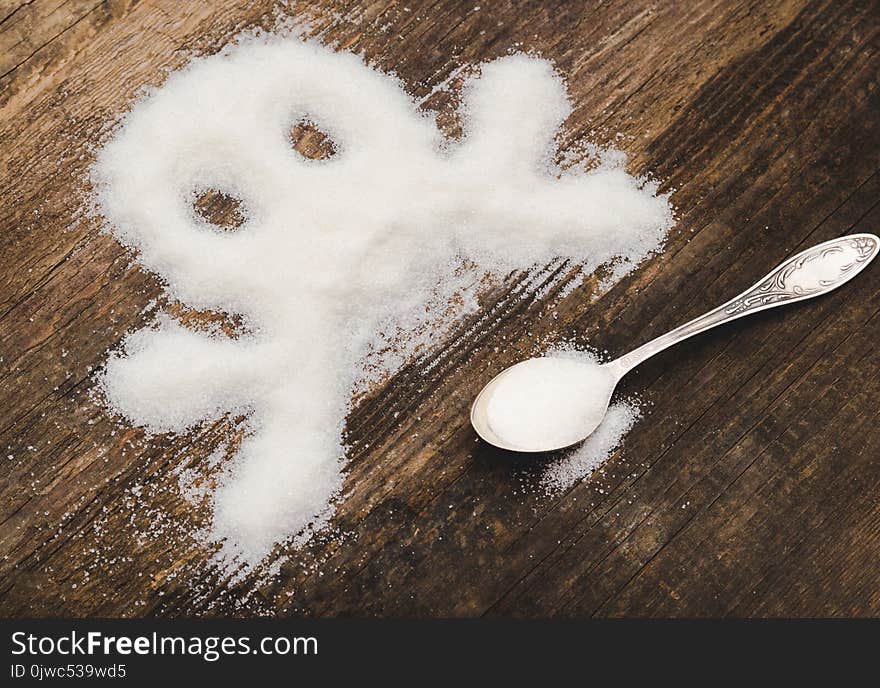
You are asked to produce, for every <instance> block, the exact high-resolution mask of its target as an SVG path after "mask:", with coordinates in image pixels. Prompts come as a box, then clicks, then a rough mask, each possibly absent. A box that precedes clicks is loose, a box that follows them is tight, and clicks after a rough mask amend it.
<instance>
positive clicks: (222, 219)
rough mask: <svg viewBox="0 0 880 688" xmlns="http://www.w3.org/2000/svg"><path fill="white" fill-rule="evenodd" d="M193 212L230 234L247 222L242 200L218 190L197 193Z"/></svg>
mask: <svg viewBox="0 0 880 688" xmlns="http://www.w3.org/2000/svg"><path fill="white" fill-rule="evenodd" d="M193 210H194V211H195V212H196V215H198V216H199V217H200V218H202V219H203V220H204V221H205V222H207V223H209V224H211V225H214V226H215V227H217V228H219V229H222V230H225V231H228V232H231V231H235V230H236V229H238V228H239V227H241V226H242V225H243V224H244V221H245V208H244V204H243V203H242V202H241V200H239V199H238V198H235V197H234V196H231V195H229V194H228V193H224V192H223V191H218V190H217V189H207V190H205V191H200V192H198V193H196V198H195V201H194V202H193Z"/></svg>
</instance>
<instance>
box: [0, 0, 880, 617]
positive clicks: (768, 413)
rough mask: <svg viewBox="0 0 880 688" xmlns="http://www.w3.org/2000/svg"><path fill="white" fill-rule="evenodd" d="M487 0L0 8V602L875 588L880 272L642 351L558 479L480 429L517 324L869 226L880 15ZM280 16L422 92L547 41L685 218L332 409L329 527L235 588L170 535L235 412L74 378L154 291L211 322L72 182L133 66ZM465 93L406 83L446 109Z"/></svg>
mask: <svg viewBox="0 0 880 688" xmlns="http://www.w3.org/2000/svg"><path fill="white" fill-rule="evenodd" d="M480 4H481V7H480V8H479V10H477V7H475V6H474V5H472V4H471V3H466V2H455V1H441V2H421V1H420V0H410V1H409V2H406V3H395V2H364V3H357V2H328V1H326V0H325V1H323V2H318V3H305V2H303V3H300V4H297V3H290V4H289V5H275V4H273V3H271V2H213V3H211V2H204V3H196V2H176V1H175V0H164V1H157V2H129V1H127V0H117V1H109V2H98V1H96V0H31V1H30V2H24V1H23V0H2V2H0V450H2V454H0V457H2V458H0V466H2V473H0V524H2V525H0V554H2V556H0V614H2V615H6V616H59V615H63V616H89V615H100V616H141V615H240V616H246V615H251V614H257V613H259V614H271V615H291V614H307V615H314V616H323V615H394V616H418V615H442V616H476V615H517V616H544V615H564V616H589V615H597V616H621V615H627V616H632V615H635V616H710V615H711V616H714V615H734V616H753V615H757V616H779V615H784V616H790V615H792V616H813V615H834V616H838V615H839V616H848V615H878V614H880V432H878V429H877V427H878V426H877V423H878V410H880V408H878V407H880V404H878V401H880V376H878V368H877V366H878V361H880V350H878V346H877V343H878V332H880V329H878V322H880V320H878V310H880V264H875V265H872V266H871V267H870V268H869V269H868V270H867V271H865V272H864V273H863V274H862V275H861V276H859V277H858V278H857V280H855V281H854V282H853V283H852V284H851V285H849V286H847V287H845V288H843V289H841V290H839V291H836V292H834V293H833V294H832V295H830V296H827V297H824V298H822V299H817V300H813V301H808V302H805V303H803V304H798V305H795V306H791V307H788V308H787V309H785V310H776V311H770V312H766V313H762V314H759V315H757V316H753V317H751V318H747V319H744V320H740V321H738V322H736V323H734V324H732V325H728V326H726V327H723V328H721V329H718V330H715V331H713V332H712V333H709V334H707V335H704V336H701V337H698V338H696V339H694V340H691V341H689V342H687V343H685V344H683V345H681V346H679V347H677V348H675V349H673V350H670V351H668V352H665V353H664V354H662V355H660V356H657V357H656V358H655V359H653V360H651V361H650V362H648V363H647V364H645V365H644V366H643V367H641V368H640V369H639V370H638V371H637V372H636V373H634V374H633V375H631V376H629V377H628V378H627V379H626V380H625V383H624V385H623V389H622V394H624V395H638V396H639V397H640V398H641V400H642V406H643V409H644V415H643V418H642V419H641V420H640V421H639V422H638V423H637V425H636V426H635V427H634V429H633V430H632V431H631V432H630V433H629V435H628V436H627V437H626V439H625V441H624V444H623V445H622V446H621V448H620V449H619V450H618V451H616V452H615V453H614V454H613V456H612V457H611V459H610V460H609V461H608V463H607V465H606V467H605V469H604V470H603V471H602V472H601V473H599V474H596V475H594V476H593V477H592V478H591V479H589V480H585V481H583V482H581V483H579V484H577V485H576V486H575V487H574V488H572V489H571V490H569V491H567V492H565V493H563V494H560V495H557V496H555V497H552V498H551V497H547V496H545V495H543V494H542V493H541V492H540V491H539V490H536V489H534V488H533V485H534V483H535V482H536V476H537V472H536V471H537V469H536V467H535V466H534V464H532V463H530V462H529V461H522V460H520V461H514V460H511V459H510V458H509V457H505V456H503V455H501V454H500V453H498V452H494V451H491V450H489V449H488V448H487V447H485V446H482V445H480V444H479V443H477V442H476V441H475V436H474V434H473V432H472V430H471V429H470V427H469V425H468V422H467V410H468V406H469V403H470V400H471V399H472V398H473V396H474V394H475V393H476V392H477V391H478V389H479V388H480V387H481V385H482V384H483V383H484V382H485V381H486V380H488V379H489V377H490V376H491V375H492V373H493V372H495V371H498V370H500V369H501V368H503V367H504V366H506V365H509V364H510V363H512V362H514V361H516V360H517V359H518V358H520V357H522V356H523V355H525V354H526V352H529V351H530V350H531V343H532V342H533V341H534V338H535V337H551V338H552V337H568V338H572V337H573V338H574V339H575V340H576V341H578V342H582V343H584V344H586V343H589V344H590V345H591V346H593V347H596V348H598V349H600V350H607V351H609V352H614V353H622V352H623V351H624V350H625V349H626V348H627V347H628V346H629V345H631V344H632V343H634V342H641V341H645V340H647V339H648V338H651V337H653V336H656V335H658V334H661V333H662V332H664V331H666V330H667V329H669V328H671V327H672V326H675V325H677V324H679V323H681V322H683V321H684V320H686V319H688V318H689V317H692V316H695V315H697V314H699V313H700V312H702V311H703V310H705V309H706V308H707V307H708V306H711V305H715V304H717V303H720V302H721V301H722V300H724V299H726V298H727V297H729V296H732V295H733V294H734V293H736V292H738V291H739V290H741V289H742V288H744V287H746V286H748V285H749V284H751V283H752V282H753V281H754V280H756V279H757V278H758V277H760V276H761V275H762V274H764V273H765V272H766V271H767V270H768V269H769V268H771V267H772V266H774V265H776V264H777V263H778V262H779V261H780V260H782V259H783V258H784V257H786V256H788V255H790V254H792V253H793V252H795V251H797V250H799V249H800V248H805V247H806V246H808V245H811V244H814V243H818V242H820V241H824V240H826V239H829V238H831V237H835V236H838V235H842V234H846V233H851V232H858V231H874V232H876V231H877V230H878V228H880V209H878V203H877V202H878V192H880V176H878V174H877V170H878V165H880V146H878V137H880V92H878V76H880V59H878V47H880V41H878V29H880V7H878V4H877V3H874V2H868V1H860V2H858V1H857V2H844V1H828V2H821V1H815V2H808V1H804V0H794V1H790V2H789V1H785V2H766V1H765V0H754V1H729V2H724V1H720V2H711V1H708V0H706V1H700V2H645V1H643V0H639V1H633V0H626V1H617V2H601V3H600V2H584V3H575V2H562V1H558V2H503V3H490V2H482V3H480ZM287 16H290V17H293V18H294V21H296V22H298V23H303V22H308V24H307V25H308V31H307V32H308V33H309V34H311V35H319V36H320V39H321V40H322V41H324V42H327V43H332V44H333V45H335V46H338V47H340V48H347V49H352V50H356V51H359V52H361V53H363V54H364V55H366V56H367V58H369V60H371V61H373V62H375V63H376V64H378V65H379V66H381V67H382V68H383V69H386V70H394V71H395V72H396V73H397V74H398V75H399V76H400V77H401V78H402V79H403V80H404V81H405V82H406V83H407V84H408V85H409V87H410V89H411V91H412V93H413V94H414V95H415V96H417V97H424V96H426V95H427V94H429V93H430V92H431V90H432V88H433V87H434V86H436V85H438V84H440V83H441V82H443V81H444V79H446V78H447V77H449V76H450V75H451V74H453V72H454V71H455V70H456V69H457V68H458V67H459V66H461V65H462V64H468V63H476V62H479V61H482V60H486V59H490V58H494V57H498V56H501V55H504V54H506V53H507V52H508V51H509V50H510V49H511V48H514V47H519V48H521V49H524V50H534V51H537V52H539V53H541V54H542V55H544V56H546V57H548V58H551V59H553V60H554V61H555V62H556V64H557V66H558V68H559V70H560V71H561V73H562V74H564V75H565V76H566V78H567V80H568V87H569V91H570V94H571V97H572V100H573V102H574V105H575V110H574V113H573V115H572V117H571V118H570V120H569V122H568V123H567V125H566V132H565V134H564V136H563V137H562V145H563V147H564V146H566V145H569V144H570V143H571V142H573V141H582V140H587V139H588V140H592V141H596V142H599V143H607V142H613V143H614V144H615V145H617V146H618V147H619V148H621V149H622V150H625V151H626V152H627V153H628V154H629V157H630V163H629V169H630V171H631V172H632V173H635V174H642V173H650V174H652V175H654V176H655V177H656V178H658V179H660V180H662V181H663V188H664V189H665V190H671V191H672V192H673V193H672V202H673V203H674V205H675V206H676V208H677V216H678V222H677V224H676V226H675V227H674V229H673V230H672V232H671V234H670V236H669V241H668V244H667V246H666V249H665V250H664V251H663V252H662V253H660V254H659V255H657V256H655V257H652V258H651V259H649V260H648V261H646V262H645V264H644V265H643V266H641V267H640V268H639V269H638V270H636V271H635V272H633V273H632V274H631V275H629V276H628V277H626V278H625V279H623V280H622V281H620V282H618V283H617V284H616V285H614V286H613V287H611V288H610V289H608V288H607V287H603V286H601V280H599V279H591V280H589V281H588V282H587V283H586V284H584V285H583V286H582V287H579V288H578V289H576V290H575V291H574V292H573V293H571V294H570V295H567V296H564V297H560V296H559V293H558V290H559V285H560V284H561V281H560V279H558V278H557V279H555V281H552V282H551V286H550V288H549V290H548V289H544V288H542V286H541V285H535V284H532V285H531V286H530V287H529V288H528V289H525V290H524V293H521V294H520V295H519V296H518V297H516V298H510V293H511V290H512V289H514V288H515V287H516V286H517V284H519V283H520V282H521V281H522V280H523V276H522V275H512V276H511V277H510V278H509V279H508V280H507V281H506V282H505V284H504V286H503V287H498V288H495V289H492V290H490V291H489V292H488V293H487V294H486V295H485V297H484V298H483V301H482V307H483V309H482V311H481V312H480V313H479V314H477V315H475V316H474V317H473V318H471V319H470V320H469V321H468V322H465V323H462V324H461V327H460V329H459V330H458V331H457V332H455V333H453V335H452V336H450V337H449V338H447V340H446V341H437V342H435V346H434V349H433V350H432V351H430V352H427V353H425V354H424V356H422V357H421V358H420V359H419V360H416V361H413V362H412V363H411V364H409V365H407V366H406V367H404V368H403V369H402V370H401V371H400V372H399V373H398V374H397V375H395V376H394V378H393V379H391V380H390V381H388V382H387V383H386V384H384V385H383V386H382V388H381V389H378V390H376V391H375V393H373V394H371V395H370V396H369V397H368V398H366V399H364V400H362V401H361V402H360V403H359V404H358V406H357V408H356V410H355V411H354V412H353V413H352V414H351V415H350V417H349V419H348V433H349V438H350V440H351V441H352V443H353V447H354V448H353V449H352V451H351V452H350V455H349V457H348V458H349V469H348V475H347V481H346V490H347V492H348V493H349V495H348V497H347V499H346V500H345V501H344V502H343V503H342V504H341V506H340V508H339V510H338V513H337V515H336V517H335V518H334V519H333V523H332V526H331V529H330V530H329V531H328V532H326V533H325V534H323V535H322V536H320V537H318V538H317V539H315V540H314V541H312V542H311V543H309V544H308V545H306V546H305V547H302V548H300V549H295V548H293V547H287V548H285V549H284V550H283V551H280V552H278V555H277V556H278V557H279V558H280V561H281V562H282V563H281V564H280V565H279V566H278V567H277V568H278V570H277V574H276V575H274V576H270V577H267V576H265V575H262V576H255V575H254V576H249V577H248V576H245V577H244V578H243V579H242V580H239V581H229V580H225V579H224V577H223V576H222V575H221V574H220V573H219V572H218V571H217V570H214V569H210V568H206V564H205V562H206V560H207V558H208V556H209V555H210V551H209V550H207V549H205V548H204V547H203V546H201V545H199V544H198V543H197V542H196V541H195V540H193V539H192V538H191V537H190V536H189V535H188V533H190V532H191V531H192V530H193V528H196V527H198V526H199V525H203V524H204V523H206V522H207V518H208V517H209V512H208V510H207V509H195V508H192V507H190V506H189V504H188V503H187V502H186V500H185V499H184V498H183V497H182V496H181V495H180V493H179V490H178V489H177V484H178V475H177V473H176V471H178V472H179V471H180V470H184V469H186V470H191V471H199V470H207V468H206V466H207V462H208V461H209V457H210V455H211V454H212V452H213V451H214V449H215V448H217V447H218V446H221V445H222V444H223V443H224V442H227V441H229V439H230V437H232V438H240V436H241V434H242V433H243V432H244V431H245V428H246V426H245V423H244V421H243V419H241V418H225V419H224V420H222V421H221V422H217V423H214V424H209V425H206V426H203V427H200V428H199V429H197V430H196V431H194V432H192V433H191V434H189V435H187V436H185V437H173V436H163V437H159V438H156V439H153V440H149V441H146V440H144V438H143V433H142V432H141V431H140V430H138V429H136V428H131V427H128V426H126V425H125V424H121V425H120V423H119V420H118V419H117V418H114V417H113V416H112V414H110V413H109V412H108V411H107V410H106V409H105V408H103V407H102V406H101V405H100V404H98V403H96V402H94V401H93V400H92V398H91V397H90V392H91V391H92V390H93V389H94V386H95V373H96V371H97V370H98V369H99V367H100V366H101V365H102V363H103V361H104V360H105V358H106V355H107V351H108V350H111V349H112V348H113V347H114V346H116V345H118V343H119V341H120V339H121V338H122V337H123V335H124V334H125V333H126V332H128V331H132V330H133V329H137V328H139V327H141V326H143V324H144V323H146V322H149V321H150V320H151V319H152V318H153V317H154V316H155V314H156V312H157V311H158V310H160V309H164V308H171V309H172V310H174V312H175V313H177V314H178V315H179V316H180V317H181V318H183V319H184V320H185V321H186V320H189V321H197V320H200V319H201V320H204V319H206V318H208V319H210V318H217V317H220V316H212V315H210V314H198V313H191V312H188V311H187V310H186V309H185V308H183V307H181V306H177V305H174V304H167V303H165V301H164V300H163V299H162V298H161V289H160V286H159V284H158V282H157V280H156V279H155V278H154V277H152V276H151V275H149V274H147V273H145V272H144V271H143V270H141V269H139V268H138V267H137V266H136V265H132V264H131V257H130V256H129V255H127V254H126V253H125V251H124V250H123V249H122V248H121V247H120V245H119V244H117V243H116V242H115V241H114V240H113V239H112V238H111V237H109V236H107V235H105V234H102V233H101V232H100V231H99V228H98V224H97V222H96V221H95V220H93V219H91V218H89V217H87V216H85V215H84V214H83V212H82V207H83V204H84V199H85V197H86V187H85V183H84V176H85V174H86V171H87V168H88V165H89V163H90V161H91V160H92V159H93V150H94V147H95V146H96V145H97V143H98V142H99V141H101V140H102V136H105V135H106V131H107V127H108V126H109V125H110V123H112V121H113V120H114V118H115V117H116V116H118V115H119V114H120V113H122V112H124V110H125V108H126V106H127V104H128V103H130V102H131V100H132V99H133V98H135V97H136V96H137V94H138V93H139V91H140V89H141V88H142V87H143V86H144V85H158V84H160V83H161V82H162V80H163V79H164V78H165V75H166V74H167V71H168V70H169V69H170V68H176V67H179V66H181V65H183V64H185V63H186V61H187V60H188V59H190V58H191V56H192V55H193V54H196V53H211V52H214V51H216V50H218V49H219V48H220V47H221V46H222V45H224V44H225V43H227V42H228V41H229V39H230V37H232V36H234V35H235V34H236V33H237V32H240V31H243V30H250V29H255V28H258V27H262V28H267V29H268V28H271V27H272V26H275V25H276V24H277V22H278V21H281V20H283V19H284V18H285V17H287ZM456 86H457V82H456V80H455V79H453V80H452V82H451V91H452V93H453V94H454V92H455V88H456ZM454 102H455V98H454V95H450V92H449V91H440V92H438V93H437V94H435V95H434V96H432V97H431V98H428V100H427V101H426V103H425V107H427V108H430V109H434V110H437V111H439V112H440V113H441V118H440V119H441V122H442V123H443V125H444V126H445V128H446V130H447V131H448V132H450V133H454V132H455V128H456V122H455V119H454V117H451V113H452V111H453V108H454ZM618 134H622V135H618ZM312 143H314V142H312ZM301 145H303V146H307V145H308V141H305V142H301ZM564 272H565V271H564V269H562V270H561V273H564ZM548 292H549V293H548ZM536 295H537V298H535V297H536ZM157 297H158V298H159V301H158V303H153V300H154V299H156V298H157ZM554 298H561V301H560V304H559V307H558V313H559V316H558V319H556V320H554V319H552V318H547V317H545V316H544V315H543V306H544V304H545V303H546V302H547V301H548V300H549V299H554ZM474 325H476V327H474ZM496 348H498V351H496ZM439 352H444V354H445V355H444V356H443V357H442V358H440V359H437V354H438V353H439ZM429 363H434V365H433V366H429V365H428V364H429ZM396 414H398V415H396ZM419 419H420V420H419ZM417 426H418V427H417ZM416 433H417V434H416ZM367 445H369V446H367Z"/></svg>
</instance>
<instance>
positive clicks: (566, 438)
mask: <svg viewBox="0 0 880 688" xmlns="http://www.w3.org/2000/svg"><path fill="white" fill-rule="evenodd" d="M616 383H617V380H616V378H615V376H614V374H613V373H611V372H609V371H608V370H607V369H606V368H603V367H602V366H601V365H599V364H598V363H596V362H594V361H591V360H581V359H577V358H573V357H560V356H544V357H542V358H532V359H529V360H527V361H523V362H522V363H519V364H517V365H515V366H513V367H512V368H511V369H510V370H508V371H506V372H505V374H504V375H503V376H502V377H501V378H500V379H499V381H498V385H497V386H496V387H495V390H494V393H493V394H492V397H491V398H490V399H489V402H488V404H487V407H486V414H487V421H488V423H489V427H490V428H491V429H492V431H493V432H495V434H496V435H498V436H499V437H500V438H501V439H503V440H504V441H505V442H507V443H509V444H510V445H512V446H514V447H516V448H518V449H520V450H522V451H541V450H543V449H556V448H560V447H568V446H570V445H572V444H574V443H575V442H578V441H580V440H581V439H583V438H584V437H585V436H586V435H587V434H589V433H590V432H592V430H593V429H594V428H595V427H596V426H597V425H599V423H600V422H601V421H602V418H603V417H604V415H605V409H606V408H607V406H608V400H609V399H610V397H611V392H612V391H614V386H615V384H616Z"/></svg>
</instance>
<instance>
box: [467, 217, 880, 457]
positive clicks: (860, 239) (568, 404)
mask: <svg viewBox="0 0 880 688" xmlns="http://www.w3.org/2000/svg"><path fill="white" fill-rule="evenodd" d="M878 251H880V237H877V236H876V235H874V234H851V235H849V236H845V237H840V238H838V239H832V240H831V241H826V242H824V243H822V244H819V245H817V246H813V247H812V248H809V249H807V250H806V251H802V252H801V253H798V254H797V255H795V256H792V257H791V258H789V259H788V260H786V261H784V262H783V263H781V264H780V265H779V266H777V267H776V268H775V269H774V270H772V271H771V272H770V273H769V274H768V275H766V276H765V277H763V278H762V279H761V280H759V281H758V282H757V283H755V284H754V285H752V286H751V287H749V288H748V289H746V290H745V291H744V292H742V293H741V294H739V295H738V296H736V297H734V298H732V299H731V300H730V301H728V302H727V303H724V304H722V305H720V306H718V307H717V308H715V309H713V310H711V311H709V312H708V313H705V314H703V315H701V316H699V317H698V318H695V319H694V320H691V321H690V322H687V323H685V324H684V325H681V326H679V327H677V328H675V329H674V330H672V331H670V332H667V333H666V334H664V335H662V336H660V337H657V338H656V339H654V340H652V341H650V342H648V343H647V344H643V345H642V346H640V347H638V348H637V349H634V350H632V351H630V352H629V353H627V354H624V355H623V356H621V357H620V358H617V359H615V360H613V361H610V362H608V363H603V364H598V363H591V362H588V361H580V360H576V359H570V358H567V357H566V358H557V357H543V358H530V359H528V360H526V361H521V362H520V363H517V364H516V365H513V366H511V367H509V368H507V369H506V370H503V371H502V372H501V373H499V374H498V375H496V376H495V377H494V378H492V380H490V381H489V384H487V385H486V386H485V387H483V389H482V391H481V392H480V393H479V394H478V395H477V398H476V399H475V400H474V403H473V405H472V406H471V425H473V427H474V430H476V432H477V434H478V435H479V436H480V437H481V438H482V439H484V440H485V441H486V442H488V443H489V444H492V445H495V446H496V447H499V448H501V449H506V450H508V451H514V452H525V453H543V452H551V451H557V450H560V449H566V448H568V447H571V446H574V445H575V444H578V443H579V442H582V441H583V440H585V439H586V438H587V437H588V436H589V435H590V434H591V433H592V432H593V431H594V430H595V429H596V428H597V427H598V426H599V424H600V423H601V422H602V419H603V418H604V416H605V412H606V411H607V409H608V404H609V403H610V401H611V395H612V393H613V392H614V388H615V387H616V386H617V383H618V382H619V381H620V379H621V378H622V377H623V376H624V375H626V374H627V373H628V372H629V371H630V370H632V369H633V368H635V367H636V366H637V365H639V364H641V363H642V362H644V361H645V360H647V359H648V358H650V357H651V356H653V355H655V354H657V353H659V352H661V351H663V350H664V349H667V348H669V347H670V346H672V345H673V344H677V343H678V342H680V341H682V340H684V339H687V338H688V337H693V336H694V335H695V334H699V333H701V332H705V331H706V330H708V329H711V328H713V327H717V326H718V325H722V324H724V323H727V322H730V321H731V320H736V319H737V318H741V317H743V316H745V315H750V314H751V313H756V312H758V311H762V310H766V309H768V308H775V307H776V306H782V305H785V304H789V303H794V302H796V301H803V300H804V299H810V298H813V297H815V296H820V295H822V294H827V293H828V292H830V291H832V290H834V289H836V288H837V287H839V286H841V285H843V284H845V283H846V282H848V281H849V280H851V279H852V278H853V277H855V276H856V275H857V274H859V273H860V272H861V271H862V270H864V269H865V268H866V267H867V266H868V263H870V262H871V261H872V260H874V258H875V257H876V256H877V253H878ZM561 361H567V363H565V364H561V363H560V362H561Z"/></svg>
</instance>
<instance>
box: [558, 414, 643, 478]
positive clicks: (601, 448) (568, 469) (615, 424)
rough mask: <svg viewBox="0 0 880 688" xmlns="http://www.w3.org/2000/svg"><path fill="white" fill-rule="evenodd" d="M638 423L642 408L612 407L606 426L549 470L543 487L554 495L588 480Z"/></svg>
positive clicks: (604, 420) (561, 458) (597, 430)
mask: <svg viewBox="0 0 880 688" xmlns="http://www.w3.org/2000/svg"><path fill="white" fill-rule="evenodd" d="M638 419H639V408H638V406H637V405H636V404H634V403H631V402H627V401H620V402H616V403H614V404H612V405H611V406H609V407H608V412H607V413H606V414H605V418H604V419H603V420H602V423H601V424H600V425H599V427H598V428H596V429H595V430H594V431H593V433H592V434H591V435H590V436H589V437H588V438H587V439H586V440H584V442H583V444H581V445H580V446H578V447H577V448H576V449H574V450H573V451H571V452H569V453H568V454H566V455H565V456H562V457H560V458H558V459H556V460H555V461H554V462H553V463H551V464H550V465H549V466H547V468H546V469H545V470H544V473H543V475H542V477H541V485H542V487H543V488H544V489H545V490H546V491H547V492H548V493H551V494H554V493H557V492H561V491H563V490H567V489H568V488H570V487H572V486H573V485H574V484H575V483H577V482H578V481H580V480H583V479H584V478H588V477H589V476H590V475H591V474H592V473H593V471H595V470H596V469H597V468H599V467H600V466H601V465H602V464H603V463H605V461H606V460H607V459H608V457H609V456H610V455H611V452H612V451H614V450H615V449H616V448H617V446H618V445H619V444H620V442H621V440H622V439H623V436H624V435H626V433H628V432H629V431H630V429H631V428H632V426H633V425H634V424H635V422H636V421H637V420H638Z"/></svg>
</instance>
